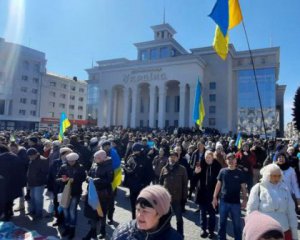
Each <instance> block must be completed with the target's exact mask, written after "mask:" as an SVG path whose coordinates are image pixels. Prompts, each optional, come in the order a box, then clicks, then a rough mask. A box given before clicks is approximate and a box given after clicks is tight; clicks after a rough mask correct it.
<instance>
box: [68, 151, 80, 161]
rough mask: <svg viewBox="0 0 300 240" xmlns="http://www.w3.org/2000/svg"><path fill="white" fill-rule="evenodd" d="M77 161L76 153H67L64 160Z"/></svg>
mask: <svg viewBox="0 0 300 240" xmlns="http://www.w3.org/2000/svg"><path fill="white" fill-rule="evenodd" d="M78 159H79V155H78V154H77V153H74V152H72V153H69V154H68V155H67V156H66V160H67V161H77V160H78Z"/></svg>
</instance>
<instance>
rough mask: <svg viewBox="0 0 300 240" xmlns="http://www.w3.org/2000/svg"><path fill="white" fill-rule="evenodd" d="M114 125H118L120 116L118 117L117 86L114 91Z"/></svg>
mask: <svg viewBox="0 0 300 240" xmlns="http://www.w3.org/2000/svg"><path fill="white" fill-rule="evenodd" d="M112 106H113V109H112V123H111V124H112V125H114V126H117V125H118V117H117V112H118V89H117V88H116V89H115V90H114V91H113V92H112Z"/></svg>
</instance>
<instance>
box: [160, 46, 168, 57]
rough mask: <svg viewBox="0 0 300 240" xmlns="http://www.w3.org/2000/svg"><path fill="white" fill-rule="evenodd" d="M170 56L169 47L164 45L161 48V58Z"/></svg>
mask: <svg viewBox="0 0 300 240" xmlns="http://www.w3.org/2000/svg"><path fill="white" fill-rule="evenodd" d="M169 56H170V50H169V48H168V47H162V48H161V49H160V58H166V57H169Z"/></svg>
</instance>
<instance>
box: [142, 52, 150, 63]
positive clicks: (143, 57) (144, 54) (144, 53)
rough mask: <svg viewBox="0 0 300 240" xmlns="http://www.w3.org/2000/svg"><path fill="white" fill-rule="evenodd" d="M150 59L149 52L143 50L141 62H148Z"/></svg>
mask: <svg viewBox="0 0 300 240" xmlns="http://www.w3.org/2000/svg"><path fill="white" fill-rule="evenodd" d="M148 59H149V53H148V50H142V51H141V60H142V61H146V60H148Z"/></svg>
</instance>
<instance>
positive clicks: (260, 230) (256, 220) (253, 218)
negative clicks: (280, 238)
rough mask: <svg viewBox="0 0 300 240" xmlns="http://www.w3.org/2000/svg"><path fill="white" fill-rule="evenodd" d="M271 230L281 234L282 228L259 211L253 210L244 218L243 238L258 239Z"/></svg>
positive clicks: (247, 239) (246, 239) (245, 239)
mask: <svg viewBox="0 0 300 240" xmlns="http://www.w3.org/2000/svg"><path fill="white" fill-rule="evenodd" d="M272 230H277V231H279V232H281V233H282V235H283V229H282V227H281V226H280V224H279V223H278V222H277V221H276V220H275V219H273V218H272V217H270V216H268V215H266V214H263V213H261V212H259V211H254V212H252V213H250V214H249V215H248V216H246V218H245V227H244V231H243V239H244V240H259V239H260V238H261V237H262V236H263V235H264V234H265V233H267V232H269V231H272Z"/></svg>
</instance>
